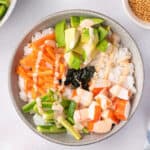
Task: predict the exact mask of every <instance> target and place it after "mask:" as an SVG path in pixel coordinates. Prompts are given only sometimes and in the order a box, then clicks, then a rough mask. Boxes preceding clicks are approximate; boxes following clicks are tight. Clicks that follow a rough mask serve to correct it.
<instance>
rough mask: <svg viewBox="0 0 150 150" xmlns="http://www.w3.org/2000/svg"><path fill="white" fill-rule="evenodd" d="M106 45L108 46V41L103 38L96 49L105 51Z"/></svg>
mask: <svg viewBox="0 0 150 150" xmlns="http://www.w3.org/2000/svg"><path fill="white" fill-rule="evenodd" d="M108 46H109V42H108V41H107V40H105V39H104V40H102V41H101V42H100V43H99V44H98V45H97V49H98V50H99V51H101V52H106V50H107V48H108Z"/></svg>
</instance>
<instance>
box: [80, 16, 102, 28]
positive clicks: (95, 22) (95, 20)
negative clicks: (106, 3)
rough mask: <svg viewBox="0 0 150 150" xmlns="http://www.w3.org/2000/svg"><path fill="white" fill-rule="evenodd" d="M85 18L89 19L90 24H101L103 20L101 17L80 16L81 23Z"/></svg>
mask: <svg viewBox="0 0 150 150" xmlns="http://www.w3.org/2000/svg"><path fill="white" fill-rule="evenodd" d="M85 20H89V21H90V22H92V25H91V26H94V25H97V24H101V23H103V22H104V19H102V18H82V19H80V23H82V22H83V21H85Z"/></svg>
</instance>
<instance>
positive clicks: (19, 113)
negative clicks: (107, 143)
mask: <svg viewBox="0 0 150 150" xmlns="http://www.w3.org/2000/svg"><path fill="white" fill-rule="evenodd" d="M69 13H87V14H88V15H90V14H91V15H99V16H104V17H105V18H107V19H110V20H111V21H113V22H115V23H116V24H118V25H119V26H120V27H121V28H122V29H123V30H124V31H125V32H126V33H127V34H128V35H129V36H130V38H131V39H132V40H133V42H134V43H135V45H136V47H137V49H138V53H139V56H140V58H141V67H142V68H141V69H142V80H143V82H142V83H143V85H142V88H141V95H140V97H139V102H138V104H137V106H136V108H135V110H134V112H133V113H132V114H131V115H130V117H129V118H128V120H127V121H125V122H123V123H122V125H121V127H120V128H119V129H118V130H116V131H115V132H114V133H111V134H110V135H108V134H107V135H106V136H105V137H104V138H103V139H99V138H97V139H95V140H94V141H88V142H84V143H79V144H78V143H75V144H73V143H67V142H61V141H59V140H55V139H53V138H50V137H47V136H46V135H45V134H42V133H39V132H37V130H36V129H35V128H34V127H33V126H32V125H31V123H30V122H28V121H27V120H26V118H25V117H24V116H23V114H22V113H21V111H20V109H19V108H18V106H17V103H16V101H15V98H14V96H13V93H12V90H11V68H12V65H13V59H14V56H15V54H16V51H17V49H18V47H19V45H20V43H21V42H22V41H23V39H24V38H25V37H26V36H27V35H28V33H30V32H31V31H32V29H34V28H35V27H36V26H38V25H39V24H41V23H42V22H44V21H45V20H47V19H48V18H51V17H56V16H59V15H62V14H63V15H65V14H69ZM8 78H9V79H8V88H9V93H10V98H11V101H12V103H13V105H14V108H15V110H16V112H17V114H18V115H19V118H20V119H21V120H22V121H23V122H24V123H25V124H26V125H27V126H28V127H29V128H30V129H31V130H32V131H33V132H34V133H35V134H37V135H39V136H40V137H42V138H43V139H45V140H47V141H49V142H53V143H56V144H61V145H65V146H84V145H90V144H94V143H97V142H101V141H103V140H106V139H108V138H109V137H111V136H113V135H115V134H116V133H118V132H119V131H120V130H121V129H122V128H123V127H125V126H126V125H127V123H128V122H129V120H130V119H131V118H132V117H133V115H134V114H135V112H136V110H137V108H138V107H139V104H140V102H141V97H142V93H143V86H144V67H143V60H142V57H141V53H140V51H139V47H138V46H137V44H136V42H135V40H134V39H133V37H132V36H131V35H130V34H129V32H128V31H127V30H126V29H125V28H124V27H123V26H122V25H120V24H119V23H118V22H117V21H115V20H114V19H112V18H110V17H108V16H107V15H104V14H102V13H99V12H95V11H92V10H86V9H70V10H63V11H59V12H55V13H53V14H51V15H48V16H46V17H44V18H42V19H40V21H38V22H37V23H36V24H34V25H33V26H32V27H31V28H30V30H28V31H27V32H26V34H24V36H23V38H22V39H21V40H20V42H19V44H18V45H17V47H16V49H15V51H14V53H13V56H12V58H11V61H10V64H9V72H8Z"/></svg>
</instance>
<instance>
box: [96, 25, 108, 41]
mask: <svg viewBox="0 0 150 150" xmlns="http://www.w3.org/2000/svg"><path fill="white" fill-rule="evenodd" d="M98 31H99V39H100V41H102V40H103V39H105V38H106V36H107V35H108V33H109V31H110V27H107V28H104V27H102V26H99V28H98Z"/></svg>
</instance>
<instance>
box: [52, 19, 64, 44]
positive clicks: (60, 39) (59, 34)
mask: <svg viewBox="0 0 150 150" xmlns="http://www.w3.org/2000/svg"><path fill="white" fill-rule="evenodd" d="M65 28H66V20H62V21H61V22H59V23H57V24H56V26H55V35H56V42H57V46H58V47H64V46H65Z"/></svg>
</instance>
